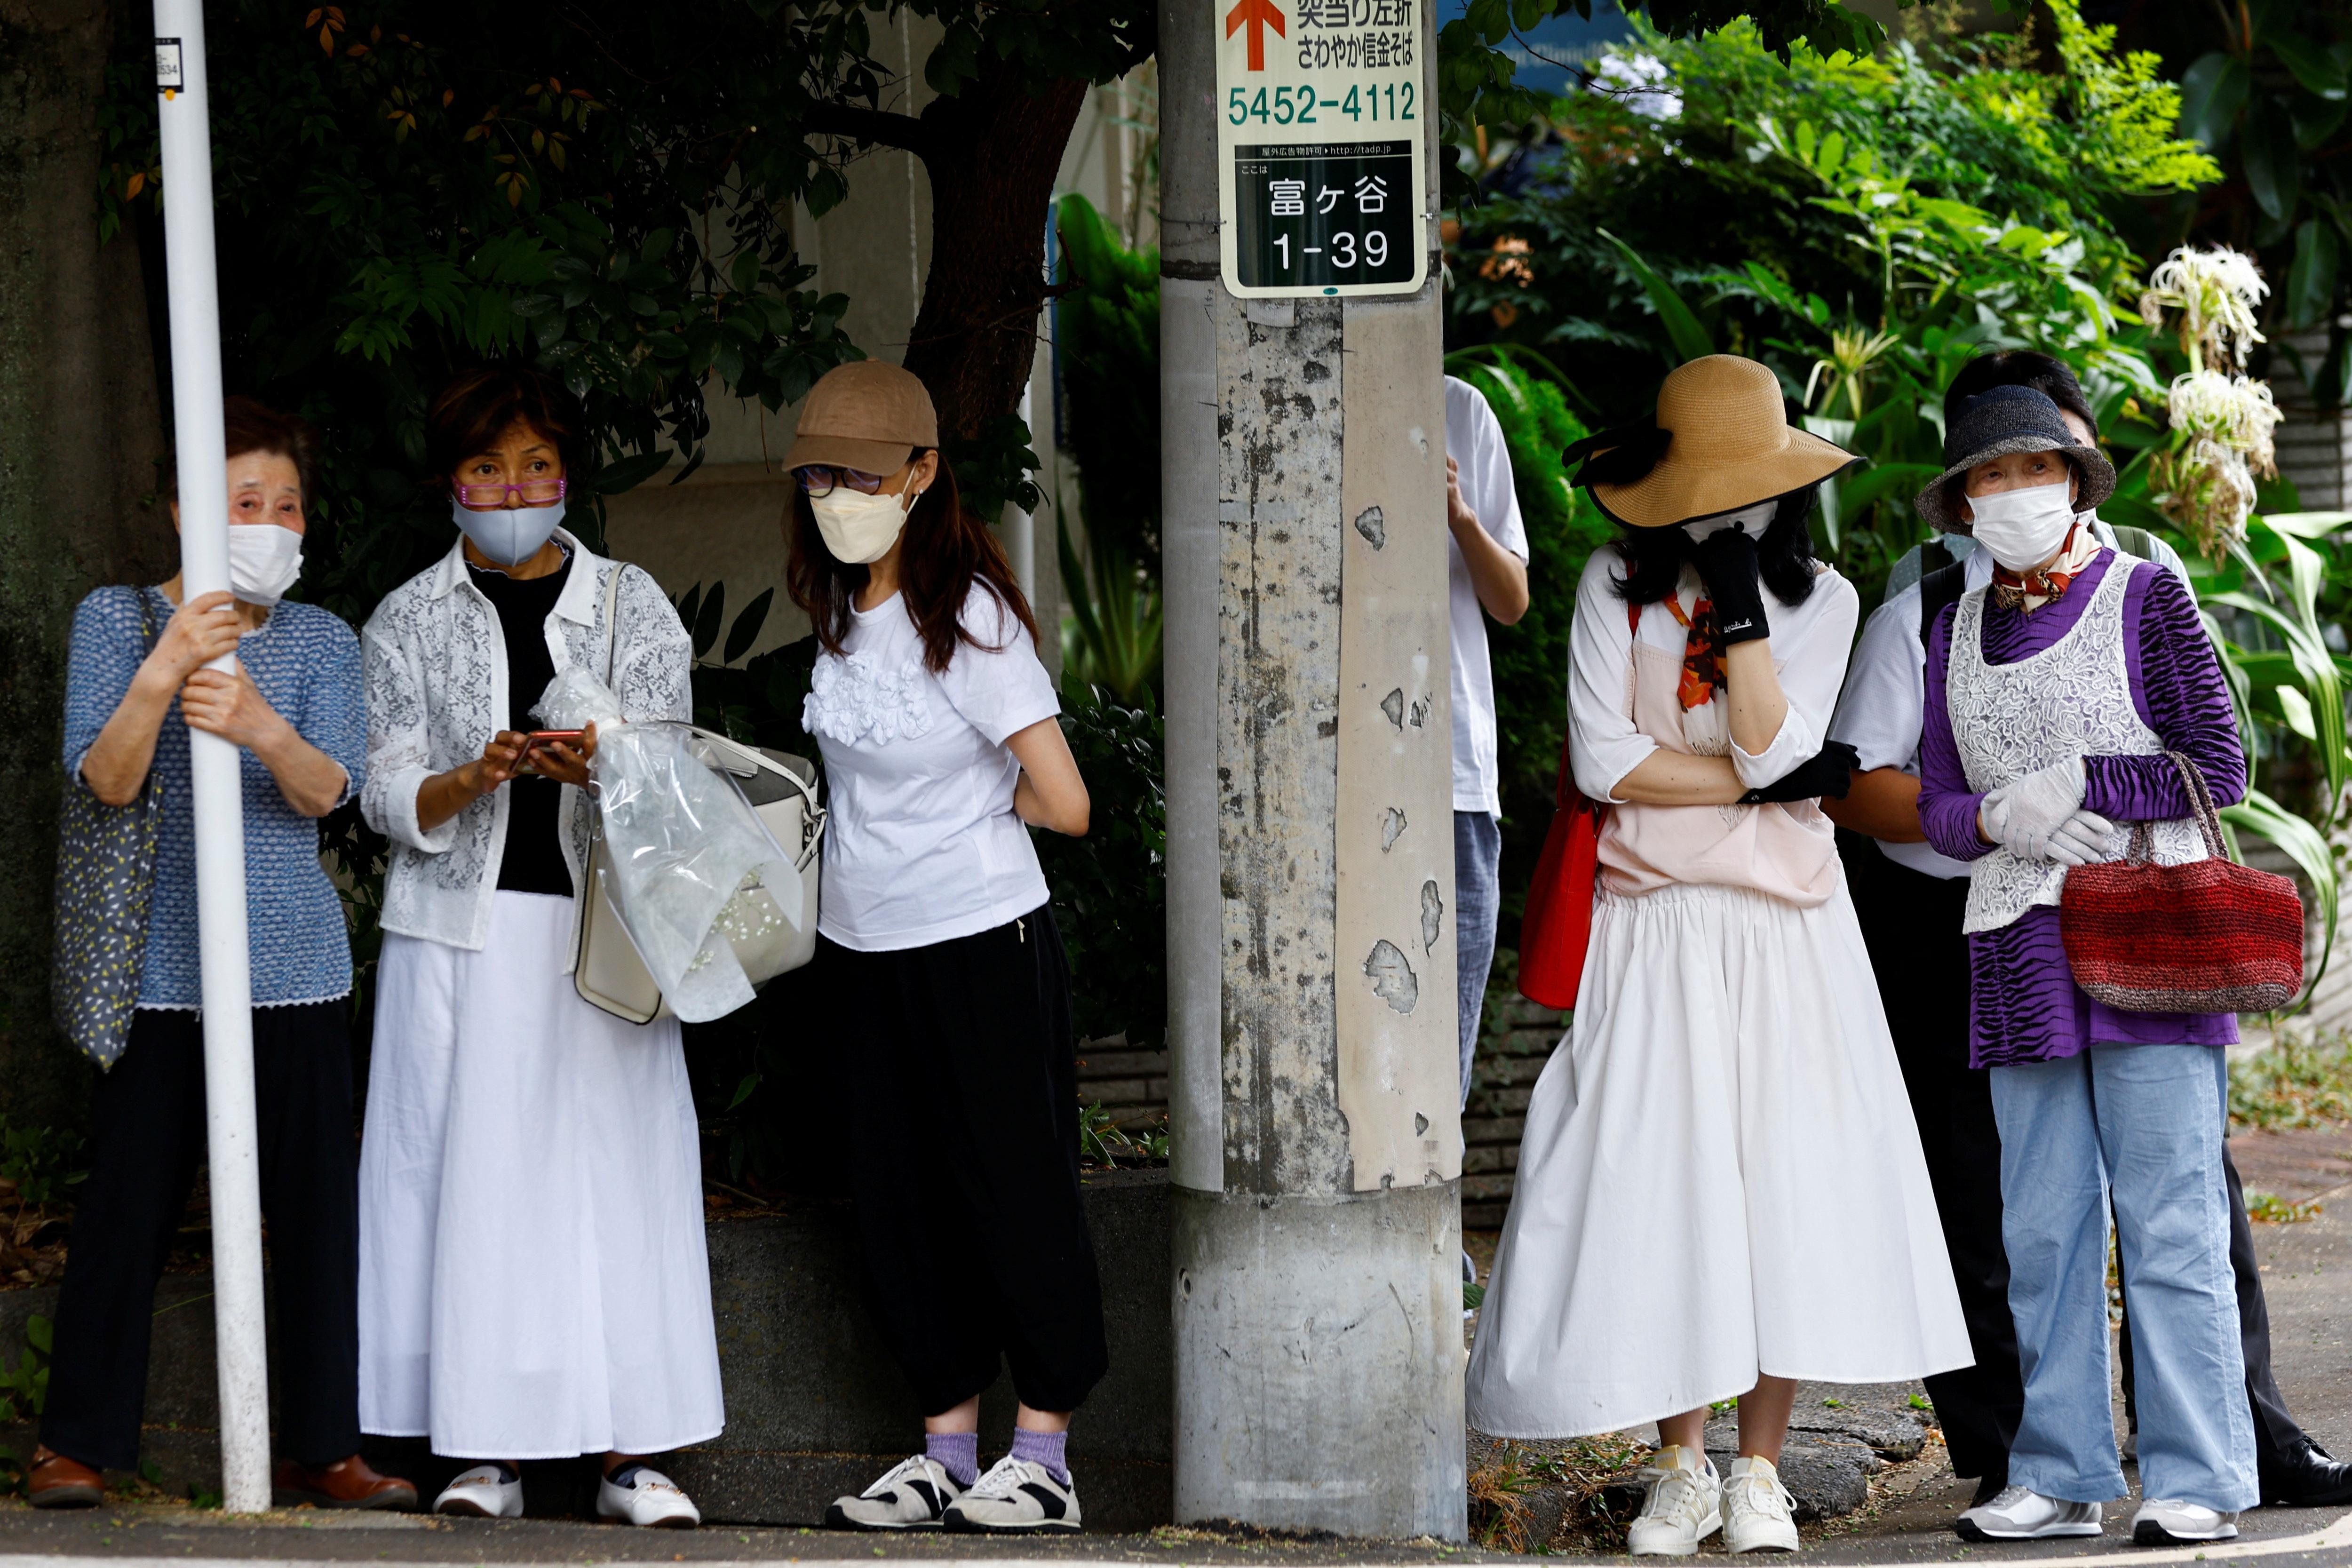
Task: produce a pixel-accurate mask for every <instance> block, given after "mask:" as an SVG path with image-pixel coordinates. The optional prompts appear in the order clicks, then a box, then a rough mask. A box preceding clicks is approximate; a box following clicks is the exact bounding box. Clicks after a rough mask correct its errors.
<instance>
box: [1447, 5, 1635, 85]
mask: <svg viewBox="0 0 2352 1568" xmlns="http://www.w3.org/2000/svg"><path fill="white" fill-rule="evenodd" d="M1468 8H1469V0H1441V4H1440V5H1439V7H1438V12H1437V25H1438V26H1441V27H1443V26H1445V24H1446V23H1448V22H1451V21H1453V20H1454V19H1455V18H1456V17H1458V16H1462V15H1463V14H1464V12H1465V11H1466V10H1467V9H1468ZM1630 37H1633V28H1632V27H1631V26H1629V25H1627V23H1626V21H1625V17H1624V15H1623V14H1622V12H1620V11H1619V10H1618V9H1617V7H1616V6H1614V5H1611V4H1609V3H1608V0H1595V4H1594V5H1593V7H1592V19H1591V21H1589V22H1588V21H1586V20H1585V19H1584V18H1583V17H1581V16H1574V15H1569V16H1547V17H1546V18H1544V19H1543V20H1542V21H1540V22H1538V23H1537V24H1536V25H1535V26H1532V27H1529V28H1528V29H1527V30H1526V31H1525V32H1523V33H1520V34H1517V36H1515V37H1508V38H1506V39H1504V40H1503V41H1502V43H1501V44H1499V45H1497V46H1496V47H1498V48H1500V49H1501V50H1502V51H1503V53H1504V54H1506V55H1507V56H1509V57H1510V58H1511V59H1512V60H1513V61H1515V62H1516V63H1517V70H1515V71H1514V72H1513V73H1512V77H1513V79H1514V80H1516V81H1517V83H1518V84H1519V85H1520V86H1521V87H1523V88H1526V89H1528V91H1530V92H1541V93H1552V94H1559V93H1564V92H1567V91H1569V90H1570V89H1572V88H1574V87H1576V86H1577V85H1578V82H1577V79H1576V74H1575V68H1577V67H1586V68H1589V67H1591V64H1592V62H1593V61H1594V60H1595V59H1597V58H1600V56H1601V53H1602V52H1603V51H1604V50H1605V49H1607V48H1608V47H1609V46H1611V45H1612V44H1616V43H1620V42H1622V41H1623V40H1624V39H1627V38H1630Z"/></svg>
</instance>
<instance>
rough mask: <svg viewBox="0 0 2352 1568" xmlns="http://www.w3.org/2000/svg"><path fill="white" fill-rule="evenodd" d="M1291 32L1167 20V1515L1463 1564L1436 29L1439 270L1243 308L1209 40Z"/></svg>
mask: <svg viewBox="0 0 2352 1568" xmlns="http://www.w3.org/2000/svg"><path fill="white" fill-rule="evenodd" d="M1229 8H1230V9H1231V10H1233V11H1234V13H1235V15H1234V16H1230V17H1229V16H1227V15H1226V13H1227V11H1228V9H1229ZM1297 9H1298V7H1296V6H1295V5H1293V4H1292V3H1291V0H1281V3H1280V4H1277V5H1270V4H1269V0H1243V4H1241V5H1229V0H1163V4H1162V5H1161V6H1160V83H1161V90H1160V114H1161V132H1160V170H1161V173H1160V180H1161V185H1160V223H1161V226H1162V231H1161V251H1160V256H1161V262H1160V306H1161V309H1160V365H1161V378H1162V379H1161V392H1160V398H1161V413H1162V417H1163V422H1164V423H1163V434H1162V437H1161V439H1162V460H1163V464H1164V474H1165V478H1164V480H1163V496H1164V502H1165V522H1164V529H1165V537H1164V540H1163V555H1164V559H1165V563H1166V584H1165V586H1166V593H1167V605H1168V615H1167V634H1166V635H1167V642H1166V649H1167V691H1168V704H1167V721H1168V780H1167V789H1168V838H1169V892H1168V914H1169V969H1170V980H1169V990H1170V998H1169V1000H1170V1021H1169V1032H1170V1038H1171V1047H1172V1049H1173V1053H1174V1058H1175V1059H1174V1084H1173V1096H1172V1098H1173V1101H1174V1104H1173V1116H1172V1122H1173V1135H1174V1137H1173V1142H1174V1161H1173V1163H1174V1172H1173V1174H1174V1180H1175V1237H1176V1239H1175V1253H1176V1256H1175V1269H1174V1275H1173V1279H1172V1287H1171V1288H1172V1290H1173V1293H1174V1312H1175V1324H1176V1515H1177V1517H1178V1518H1179V1519H1180V1520H1200V1519H1210V1518H1219V1517H1223V1518H1232V1519H1238V1520H1242V1521H1249V1522H1254V1523H1259V1524H1265V1525H1270V1526H1288V1527H1294V1528H1308V1529H1326V1530H1333V1531H1343V1532H1346V1533H1349V1534H1359V1535H1371V1536H1412V1535H1423V1534H1427V1535H1435V1536H1438V1537H1441V1538H1445V1539H1453V1540H1459V1539H1461V1538H1463V1536H1464V1535H1465V1529H1466V1519H1465V1515H1466V1507H1467V1503H1466V1499H1465V1493H1464V1475H1463V1469H1464V1458H1463V1415H1462V1410H1463V1393H1462V1378H1463V1369H1464V1363H1465V1357H1464V1352H1463V1339H1462V1284H1461V1228H1462V1227H1461V1202H1460V1179H1459V1178H1460V1174H1461V1137H1460V1116H1459V1112H1458V1110H1457V1106H1458V1099H1457V1083H1456V1066H1455V1025H1454V919H1453V914H1454V911H1453V902H1454V871H1453V771H1452V742H1451V736H1452V719H1451V714H1450V710H1449V702H1448V658H1449V656H1450V637H1449V632H1448V624H1447V610H1446V559H1447V558H1446V531H1445V506H1444V477H1445V404H1444V389H1443V385H1442V382H1441V376H1442V374H1443V373H1442V368H1441V363H1440V359H1441V332H1440V321H1439V313H1438V296H1437V289H1438V285H1437V282H1436V276H1437V272H1438V268H1437V264H1436V258H1435V255H1434V251H1435V248H1436V226H1435V223H1434V221H1433V214H1434V209H1435V207H1436V199H1435V184H1436V180H1435V170H1436V158H1435V154H1434V139H1433V130H1434V126H1435V121H1436V115H1435V106H1434V103H1433V98H1434V87H1435V72H1434V69H1433V57H1434V37H1435V35H1434V26H1433V18H1432V16H1431V15H1430V10H1431V7H1430V5H1428V4H1427V0H1404V3H1403V4H1402V11H1401V15H1402V19H1403V25H1404V26H1406V27H1407V28H1409V29H1411V30H1412V33H1413V35H1414V36H1415V37H1414V41H1415V43H1416V44H1417V47H1416V48H1415V49H1414V52H1413V54H1412V61H1413V67H1412V68H1413V71H1414V73H1415V74H1417V76H1418V78H1419V88H1420V99H1421V102H1422V105H1423V112H1422V113H1420V114H1419V115H1418V116H1417V117H1416V119H1415V120H1414V121H1413V122H1412V124H1411V125H1410V126H1409V127H1408V126H1400V127H1398V130H1399V131H1402V132H1403V133H1404V134H1406V135H1410V136H1418V137H1423V138H1428V139H1429V140H1427V141H1426V142H1424V143H1423V146H1424V149H1425V150H1426V153H1425V163H1426V167H1427V172H1428V173H1427V178H1426V180H1425V182H1424V184H1423V188H1422V189H1420V190H1411V191H1402V190H1401V191H1398V192H1397V193H1396V195H1397V197H1398V198H1399V202H1400V205H1402V206H1403V207H1404V209H1405V211H1406V213H1407V214H1408V215H1409V216H1410V217H1411V219H1412V222H1411V224H1410V226H1409V228H1404V229H1400V230H1397V231H1395V232H1397V233H1400V234H1402V235H1406V236H1408V237H1409V238H1410V243H1413V244H1418V245H1421V246H1423V247H1426V248H1427V250H1428V251H1429V252H1430V253H1431V254H1430V255H1429V258H1428V266H1427V268H1426V270H1427V279H1426V280H1425V281H1423V283H1422V284H1421V286H1420V288H1419V289H1418V291H1417V292H1411V293H1404V294H1393V295H1389V296H1386V297H1335V298H1328V299H1326V298H1307V299H1263V298H1253V299H1249V300H1243V299H1239V298H1236V297H1235V296H1234V293H1233V292H1231V291H1230V290H1229V289H1227V287H1226V286H1225V284H1224V282H1223V280H1222V278H1223V274H1221V269H1220V237H1221V236H1220V222H1221V220H1220V216H1219V212H1220V205H1219V204H1220V195H1219V185H1220V179H1221V176H1222V175H1223V174H1224V171H1223V170H1221V169H1220V167H1219V152H1218V138H1219V116H1220V115H1223V114H1226V113H1227V112H1228V111H1229V110H1231V111H1232V112H1239V113H1246V112H1247V111H1248V110H1247V100H1246V96H1245V99H1244V103H1243V104H1242V105H1240V106H1235V105H1231V104H1228V103H1226V102H1224V101H1221V98H1220V89H1219V86H1218V82H1217V76H1216V73H1217V69H1218V58H1217V51H1218V50H1219V49H1220V48H1221V47H1228V46H1227V44H1226V39H1227V38H1228V36H1229V35H1231V34H1233V33H1234V31H1235V29H1236V27H1238V26H1242V25H1244V24H1245V25H1246V26H1248V27H1249V29H1250V32H1251V34H1252V35H1253V37H1251V39H1250V42H1251V43H1252V45H1253V52H1254V54H1255V52H1256V51H1257V50H1260V49H1263V50H1265V51H1266V52H1268V53H1270V54H1272V55H1273V56H1274V58H1275V61H1276V64H1277V65H1281V64H1284V63H1286V62H1287V61H1288V60H1289V59H1290V58H1294V57H1296V56H1297V52H1298V51H1299V50H1300V48H1302V47H1304V44H1305V41H1306V40H1307V38H1308V37H1309V36H1310V35H1309V34H1308V32H1307V26H1308V25H1307V23H1306V22H1305V21H1304V19H1302V18H1301V17H1299V16H1297V14H1296V12H1297ZM1382 10H1383V11H1384V12H1385V13H1386V14H1387V15H1389V16H1391V18H1392V19H1393V18H1394V17H1396V16H1398V15H1399V14H1400V11H1399V8H1398V7H1397V6H1394V5H1384V6H1383V7H1382ZM1269 12H1271V13H1273V15H1272V16H1269V15H1268V13H1269ZM1277 22H1279V23H1283V24H1286V26H1277V25H1276V23H1277ZM1229 24H1233V25H1232V26H1229ZM1316 36H1318V37H1319V35H1316ZM1231 47H1238V44H1235V45H1234V46H1231ZM1284 50H1288V51H1290V54H1289V55H1285V54H1283V53H1282V51H1284ZM1391 58H1393V57H1391ZM1226 64H1227V68H1228V69H1229V70H1230V69H1232V68H1234V62H1232V61H1230V60H1229V61H1227V62H1226ZM1246 68H1247V69H1250V70H1255V69H1259V68H1261V67H1260V66H1259V65H1257V64H1256V63H1255V61H1253V62H1252V63H1251V64H1250V65H1249V66H1247V67H1246ZM1268 79H1269V80H1270V79H1271V77H1269V78H1268ZM1292 90H1295V89H1287V88H1286V89H1284V92H1285V93H1286V94H1287V93H1289V92H1290V91H1292ZM1233 91H1234V89H1232V88H1231V87H1230V86H1228V87H1227V88H1226V89H1225V95H1226V96H1228V97H1229V96H1230V95H1231V93H1232V92H1233ZM1395 101H1396V100H1394V99H1393V98H1392V99H1391V103H1393V102H1395ZM1406 101H1407V102H1408V103H1409V102H1410V96H1408V98H1407V100H1406ZM1283 107H1286V105H1284V104H1282V103H1281V101H1280V100H1277V110H1279V109H1280V108H1283ZM1331 110H1332V102H1331V100H1325V109H1324V112H1325V116H1326V118H1327V120H1328V118H1329V116H1330V114H1331ZM1277 122H1281V121H1277ZM1241 123H1242V121H1234V124H1236V125H1239V124H1241ZM1394 133H1395V132H1391V134H1394ZM1316 134H1317V132H1284V133H1279V134H1276V133H1272V132H1267V133H1265V135H1263V136H1262V137H1261V138H1260V139H1261V140H1265V141H1273V142H1280V141H1291V140H1297V141H1300V142H1304V141H1305V140H1306V139H1307V138H1311V137H1313V136H1314V135H1316ZM1394 145H1396V144H1391V146H1394ZM1327 150H1328V149H1327ZM1295 151H1297V153H1299V154H1300V155H1301V156H1305V155H1307V154H1308V153H1316V152H1318V151H1324V150H1318V149H1315V148H1310V147H1305V146H1302V147H1300V148H1297V149H1296V150H1295ZM1339 151H1342V152H1345V151H1349V149H1344V148H1343V149H1339ZM1258 174H1259V176H1260V177H1265V170H1264V169H1263V168H1261V169H1260V170H1259V171H1258ZM1281 199H1283V200H1288V199H1289V198H1287V197H1284V198H1281ZM1307 200H1308V201H1309V202H1310V203H1311V202H1312V200H1313V197H1312V195H1309V196H1308V198H1307ZM1267 210H1268V209H1267V208H1266V207H1265V205H1264V204H1263V203H1261V204H1259V205H1258V206H1257V207H1256V208H1255V212H1256V213H1257V214H1259V215H1263V214H1264V213H1265V211H1267ZM1273 210H1275V211H1277V212H1280V211H1284V210H1288V211H1293V212H1295V211H1297V207H1296V206H1295V205H1294V206H1292V207H1290V208H1288V209H1284V208H1280V207H1277V208H1275V209H1273ZM1312 210H1313V209H1312V208H1311V207H1310V208H1309V211H1310V212H1311V211H1312ZM1391 216H1393V215H1391ZM1257 221H1259V220H1258V219H1257V218H1254V219H1253V222H1254V223H1255V222H1257ZM1367 232H1368V233H1369V231H1367ZM1252 243H1254V244H1255V243H1259V241H1257V240H1256V239H1255V238H1253V241H1252ZM1263 243H1264V244H1265V246H1266V247H1269V248H1267V249H1265V251H1264V252H1263V255H1264V256H1265V257H1269V258H1270V257H1273V256H1275V255H1276V251H1274V250H1273V249H1272V248H1271V247H1275V246H1280V245H1282V244H1283V241H1281V240H1280V239H1272V238H1269V239H1265V240H1264V241H1263ZM1381 244H1382V247H1383V249H1385V248H1386V247H1387V242H1386V241H1385V239H1384V240H1383V241H1382V242H1381ZM1279 254H1280V258H1281V261H1282V264H1283V265H1288V264H1289V263H1290V261H1291V260H1292V259H1293V253H1292V251H1291V250H1290V249H1288V248H1285V249H1283V250H1282V251H1281V252H1280V253H1279ZM1356 276H1359V277H1360V276H1363V275H1362V274H1357V275H1356Z"/></svg>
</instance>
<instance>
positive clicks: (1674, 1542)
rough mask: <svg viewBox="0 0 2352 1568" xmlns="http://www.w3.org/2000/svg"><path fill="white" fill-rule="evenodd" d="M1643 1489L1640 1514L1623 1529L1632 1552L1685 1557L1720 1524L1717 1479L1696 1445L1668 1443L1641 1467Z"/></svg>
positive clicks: (1719, 1482)
mask: <svg viewBox="0 0 2352 1568" xmlns="http://www.w3.org/2000/svg"><path fill="white" fill-rule="evenodd" d="M1642 1480H1643V1485H1644V1486H1646V1487H1647V1488H1648V1493H1647V1495H1646V1496H1644V1497H1643V1500H1642V1512H1641V1517H1639V1518H1638V1519H1636V1520H1634V1521H1633V1528H1632V1529H1631V1530H1629V1531H1626V1536H1625V1549H1626V1550H1627V1551H1628V1552H1632V1553H1633V1555H1634V1556H1636V1557H1688V1556H1691V1555H1693V1554H1694V1553H1696V1552H1697V1551H1698V1543H1699V1542H1702V1541H1705V1540H1706V1538H1707V1537H1708V1536H1710V1535H1713V1534H1714V1533H1715V1532H1716V1531H1717V1530H1719V1529H1721V1528H1722V1527H1723V1479H1722V1478H1721V1477H1720V1476H1718V1475H1717V1474H1716V1473H1715V1466H1714V1465H1713V1464H1711V1463H1710V1462H1709V1461H1708V1459H1707V1457H1706V1455H1705V1454H1702V1453H1700V1452H1699V1451H1698V1450H1697V1449H1696V1448H1684V1447H1676V1446H1675V1445H1673V1444H1668V1445H1667V1446H1666V1447H1663V1448H1660V1449H1659V1450H1658V1451H1657V1452H1656V1453H1654V1454H1653V1455H1651V1456H1650V1462H1649V1463H1648V1464H1647V1465H1645V1466H1643V1468H1642Z"/></svg>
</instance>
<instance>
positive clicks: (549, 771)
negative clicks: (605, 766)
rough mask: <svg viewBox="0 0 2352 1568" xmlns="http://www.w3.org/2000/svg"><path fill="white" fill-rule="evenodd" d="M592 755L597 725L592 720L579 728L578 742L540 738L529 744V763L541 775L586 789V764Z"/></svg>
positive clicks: (594, 752)
mask: <svg viewBox="0 0 2352 1568" xmlns="http://www.w3.org/2000/svg"><path fill="white" fill-rule="evenodd" d="M595 755H596V726H595V725H593V724H591V725H589V726H588V728H587V729H586V730H585V731H583V732H582V734H581V737H580V743H579V744H577V745H573V744H572V742H569V741H541V742H539V743H538V744H537V745H535V746H533V747H531V749H530V765H531V766H532V767H533V768H536V769H537V770H538V771H539V773H540V775H541V777H543V778H551V779H553V780H554V781H555V782H556V783H557V784H571V785H573V786H574V787H576V788H579V789H585V788H587V787H588V764H589V763H590V762H591V761H593V759H594V758H595Z"/></svg>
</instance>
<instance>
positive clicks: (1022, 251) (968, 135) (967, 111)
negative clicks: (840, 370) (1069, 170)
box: [906, 63, 1088, 440]
mask: <svg viewBox="0 0 2352 1568" xmlns="http://www.w3.org/2000/svg"><path fill="white" fill-rule="evenodd" d="M1013 80H1014V74H1013V70H1012V69H1011V68H1009V67H1007V66H1005V65H1003V64H1002V63H997V64H995V65H993V66H992V68H989V69H984V70H983V71H982V73H981V75H980V78H979V79H977V80H974V81H968V82H966V83H964V85H963V90H962V91H961V92H960V93H958V94H957V95H956V96H955V97H953V98H936V99H933V100H931V101H930V102H929V104H928V105H926V106H925V107H924V110H923V113H922V125H923V138H924V142H925V145H924V146H923V147H922V149H921V150H920V151H921V154H922V159H923V167H924V169H925V172H926V173H928V174H929V176H930V186H931V269H930V274H929V277H928V278H926V279H924V283H923V308H922V310H921V313H920V314H919V315H918V316H917V317H916V319H915V329H914V333H913V336H912V339H911V341H910V342H908V345H907V357H906V366H907V368H908V370H910V371H913V372H914V373H915V374H917V375H919V376H920V377H921V378H922V381H923V384H924V385H926V386H928V387H929V388H930V393H931V401H932V402H933V403H935V404H936V405H938V406H939V413H940V437H941V438H942V439H944V440H955V439H959V438H961V439H964V440H970V439H971V438H972V437H975V436H977V435H978V434H979V433H980V432H981V431H982V429H983V428H985V427H986V426H988V425H989V424H991V423H992V421H994V420H997V419H1000V418H1002V417H1003V416H1005V415H1008V414H1011V413H1013V412H1014V411H1015V410H1016V409H1017V408H1018V407H1019V406H1020V404H1021V389H1022V388H1023V387H1024V386H1026V385H1027V384H1028V383H1029V367H1030V364H1031V363H1032V361H1033V359H1034V356H1035V353H1036V349H1037V312H1038V311H1039V310H1041V309H1042V308H1043V307H1044V305H1045V289H1046V279H1045V217H1046V212H1047V209H1048V207H1049V206H1050V205H1051V204H1052V201H1053V195H1054V181H1055V176H1056V175H1057V174H1059V173H1060V172H1061V167H1062V153H1063V150H1064V149H1065V148H1066V147H1067V146H1068V145H1069V141H1070V128H1071V127H1072V126H1073V125H1075V124H1076V123H1077V118H1078V110H1080V109H1081V108H1082V107H1084V105H1085V103H1086V96H1087V90H1088V89H1087V84H1086V83H1085V82H1083V81H1080V80H1077V79H1071V78H1065V79H1060V80H1057V81H1055V83H1054V84H1053V87H1052V89H1051V90H1050V91H1049V92H1048V93H1047V95H1046V96H1045V97H1043V98H1031V97H1029V96H1027V95H1026V94H1024V93H1023V92H1021V91H1020V90H1019V89H1017V88H1016V87H1015V86H1014V85H1013Z"/></svg>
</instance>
